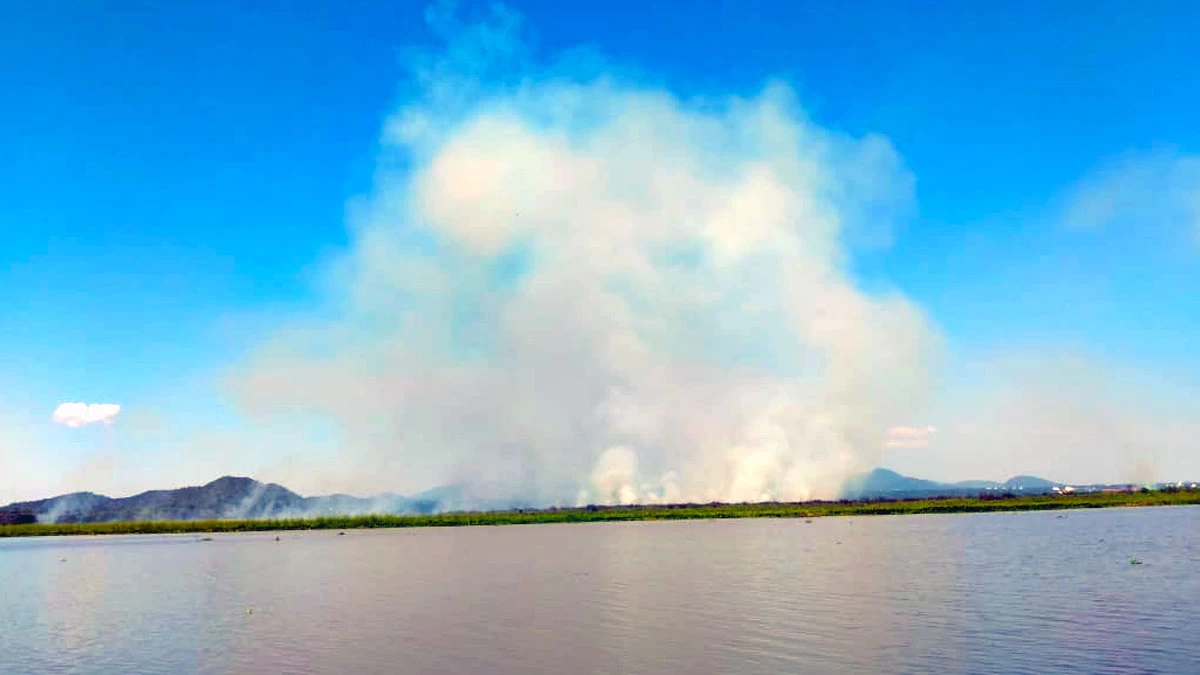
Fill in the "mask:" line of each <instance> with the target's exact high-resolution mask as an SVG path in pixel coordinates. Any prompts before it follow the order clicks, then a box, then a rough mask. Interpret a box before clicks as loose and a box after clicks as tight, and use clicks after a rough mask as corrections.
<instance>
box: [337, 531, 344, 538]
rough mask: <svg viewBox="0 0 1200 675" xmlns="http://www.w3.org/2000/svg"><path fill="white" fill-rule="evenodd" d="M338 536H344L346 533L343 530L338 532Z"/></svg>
mask: <svg viewBox="0 0 1200 675" xmlns="http://www.w3.org/2000/svg"><path fill="white" fill-rule="evenodd" d="M338 536H339V537H344V536H346V533H345V532H338Z"/></svg>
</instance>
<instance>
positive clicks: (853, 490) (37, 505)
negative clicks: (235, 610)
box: [0, 469, 1060, 525]
mask: <svg viewBox="0 0 1200 675" xmlns="http://www.w3.org/2000/svg"><path fill="white" fill-rule="evenodd" d="M1055 487H1060V485H1059V484H1057V483H1054V482H1052V481H1049V480H1046V479H1044V478H1038V477H1036V476H1014V477H1012V478H1010V479H1008V480H1007V481H1005V482H1003V483H996V482H993V481H962V482H959V483H938V482H936V481H931V480H922V479H920V478H912V477H910V476H904V475H901V474H898V473H896V472H895V471H891V470H889V469H874V470H872V471H869V472H867V473H864V474H861V475H858V476H855V477H853V478H851V479H849V480H847V481H846V483H845V484H844V485H843V487H842V491H841V497H842V498H843V499H904V498H912V497H952V496H967V495H971V496H974V495H978V494H980V493H982V492H994V493H997V494H1004V493H1009V492H1013V493H1017V492H1019V493H1023V494H1031V493H1032V494H1044V493H1047V492H1050V491H1051V490H1053V489H1054V488H1055ZM532 506H533V504H532V503H530V501H529V498H528V496H526V497H525V498H522V497H521V496H520V495H517V494H515V493H514V492H513V491H512V489H511V486H509V487H508V488H507V489H506V487H505V486H503V485H477V486H466V485H460V484H454V485H445V486H442V487H438V488H434V489H432V490H428V491H426V492H422V493H420V494H418V495H416V496H413V497H403V496H400V495H395V494H382V495H377V496H375V497H355V496H352V495H346V494H334V495H325V496H320V497H302V496H300V495H298V494H296V493H295V492H292V491H291V490H288V489H287V488H285V487H283V486H282V485H276V484H275V483H260V482H258V481H256V480H254V479H252V478H239V477H235V476H224V477H222V478H218V479H217V480H214V481H213V482H211V483H208V484H206V485H200V486H196V487H185V488H179V489H177V490H151V491H149V492H143V493H141V494H137V495H133V496H132V497H122V498H119V499H113V498H112V497H106V496H104V495H98V494H94V493H91V492H73V493H71V494H66V495H61V496H58V497H51V498H50V499H40V500H37V501H31V502H17V503H14V504H9V505H8V506H4V507H0V525H4V524H13V523H33V522H43V523H55V522H58V523H95V522H109V521H132V520H209V519H222V518H287V517H312V516H325V515H330V516H332V515H365V514H376V513H377V514H388V513H397V514H399V513H434V512H440V511H457V510H504V509H514V508H528V507H532Z"/></svg>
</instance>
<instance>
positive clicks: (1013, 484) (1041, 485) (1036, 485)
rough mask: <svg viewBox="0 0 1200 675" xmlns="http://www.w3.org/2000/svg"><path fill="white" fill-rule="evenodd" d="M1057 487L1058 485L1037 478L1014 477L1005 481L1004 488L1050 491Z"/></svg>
mask: <svg viewBox="0 0 1200 675" xmlns="http://www.w3.org/2000/svg"><path fill="white" fill-rule="evenodd" d="M1056 485H1058V483H1055V482H1054V481H1049V480H1046V479H1045V478H1039V477H1037V476H1013V477H1012V478H1009V479H1008V480H1006V481H1004V487H1006V488H1008V489H1010V490H1049V489H1051V488H1053V487H1054V486H1056Z"/></svg>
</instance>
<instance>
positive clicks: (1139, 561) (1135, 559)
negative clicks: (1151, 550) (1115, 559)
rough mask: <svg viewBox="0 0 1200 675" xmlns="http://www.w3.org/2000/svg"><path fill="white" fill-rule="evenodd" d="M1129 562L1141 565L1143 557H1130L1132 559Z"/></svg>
mask: <svg viewBox="0 0 1200 675" xmlns="http://www.w3.org/2000/svg"><path fill="white" fill-rule="evenodd" d="M1129 564H1130V565H1141V564H1142V559H1141V558H1130V559H1129Z"/></svg>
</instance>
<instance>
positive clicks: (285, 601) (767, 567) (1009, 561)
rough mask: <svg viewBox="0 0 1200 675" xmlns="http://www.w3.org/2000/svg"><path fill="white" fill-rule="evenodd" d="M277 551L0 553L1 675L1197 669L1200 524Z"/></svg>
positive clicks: (968, 521) (686, 528)
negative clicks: (1136, 560)
mask: <svg viewBox="0 0 1200 675" xmlns="http://www.w3.org/2000/svg"><path fill="white" fill-rule="evenodd" d="M275 536H276V535H275V534H274V533H271V534H266V533H256V534H225V535H220V534H218V535H213V541H208V542H202V541H199V539H200V536H197V535H176V536H144V537H143V536H129V537H86V538H85V537H79V538H60V539H49V538H48V539H22V540H0V590H2V595H0V598H2V600H0V602H2V605H0V673H58V672H62V673H122V674H123V673H193V672H195V673H227V672H231V673H454V674H461V673H489V674H492V673H495V674H507V673H643V674H650V675H654V674H659V673H662V674H665V673H672V674H674V673H680V674H688V675H692V674H698V673H846V672H879V673H882V672H891V673H930V672H939V673H988V674H995V673H1031V672H1043V673H1048V672H1054V673H1066V672H1077V673H1155V672H1161V673H1197V672H1200V508H1192V507H1175V508H1156V509H1109V510H1103V511H1089V512H1058V513H1053V512H1051V513H1023V514H981V515H946V516H898V517H855V518H825V519H814V520H813V521H812V522H811V523H805V521H804V520H732V521H690V522H665V523H594V524H580V525H529V526H517V527H487V528H446V529H414V530H391V531H353V530H351V531H347V532H346V534H345V536H338V534H337V533H336V532H329V531H323V532H304V533H282V534H280V535H279V536H280V541H278V542H276V541H275ZM1131 557H1137V558H1139V559H1142V560H1143V561H1144V564H1142V565H1131V564H1130V562H1129V560H1130V558H1131Z"/></svg>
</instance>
